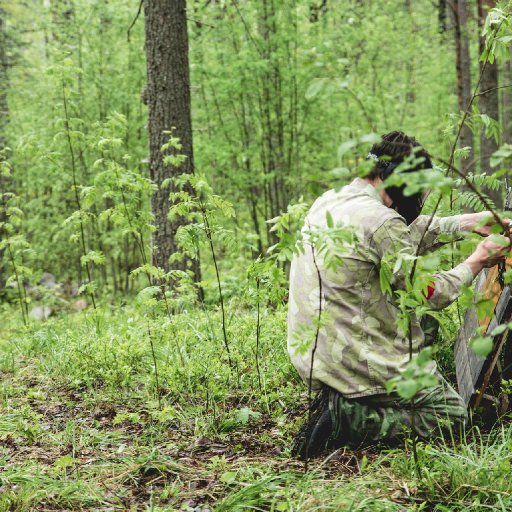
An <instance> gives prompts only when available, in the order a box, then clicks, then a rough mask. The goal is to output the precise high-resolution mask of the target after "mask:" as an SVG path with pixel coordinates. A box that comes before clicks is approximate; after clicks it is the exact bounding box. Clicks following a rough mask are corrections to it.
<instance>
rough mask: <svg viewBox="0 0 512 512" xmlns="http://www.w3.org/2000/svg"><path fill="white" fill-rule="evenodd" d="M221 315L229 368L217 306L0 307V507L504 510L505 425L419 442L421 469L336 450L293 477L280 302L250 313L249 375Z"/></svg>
mask: <svg viewBox="0 0 512 512" xmlns="http://www.w3.org/2000/svg"><path fill="white" fill-rule="evenodd" d="M227 313H228V323H227V334H228V336H229V338H230V340H231V354H232V358H233V366H232V367H230V366H229V364H228V361H227V357H226V355H225V351H224V350H223V344H222V336H221V335H220V332H216V330H217V329H218V326H219V319H220V312H219V311H218V310H217V309H212V308H207V307H199V306H194V307H191V308H190V309H188V310H187V309H184V310H182V311H181V312H180V313H179V314H176V315H174V316H173V320H172V322H171V323H169V322H166V319H165V318H163V317H155V318H152V319H150V320H148V316H147V315H144V314H142V313H141V312H140V311H138V310H137V309H136V308H135V307H133V306H132V305H125V306H116V307H114V306H107V305H103V306H102V307H100V308H98V310H97V311H96V312H94V311H92V308H91V309H88V310H86V311H84V312H82V313H75V314H67V313H62V314H59V315H57V316H55V317H51V318H49V319H48V320H47V321H45V322H43V323H32V324H30V325H29V326H28V327H23V326H22V324H21V322H20V321H19V312H18V311H16V310H15V309H14V308H13V307H11V306H3V310H2V318H5V319H7V322H6V324H4V325H3V328H2V331H1V335H0V336H1V338H0V343H1V345H2V346H1V350H0V353H1V354H2V356H1V357H2V359H1V361H0V371H1V375H2V381H3V386H2V389H1V391H0V393H1V399H0V400H1V401H0V465H1V466H2V472H1V475H0V482H1V487H0V490H1V492H0V510H5V511H7V510H20V511H21V510H38V511H39V510H155V511H156V510H161V511H163V510H201V511H206V510H276V511H281V510H361V511H363V510H372V511H373V510H375V511H380V510H440V511H442V510H469V509H471V510H489V509H495V510H504V511H505V510H510V509H511V508H512V481H511V480H510V478H509V477H510V463H511V459H512V450H511V448H512V425H509V424H507V423H504V424H503V425H501V426H496V427H495V428H494V429H493V430H492V431H490V432H488V433H480V431H479V430H478V429H477V428H475V429H474V430H472V431H470V432H468V434H467V436H466V438H465V439H463V440H462V441H460V442H457V443H452V442H451V441H450V440H446V441H445V442H443V441H437V442H435V443H432V444H421V443H420V444H419V446H418V453H419V457H420V462H421V465H422V468H423V471H422V476H421V479H418V477H417V475H416V472H415V467H414V463H413V460H412V454H411V450H410V447H409V446H408V445H405V449H404V445H402V446H400V447H397V448H396V449H378V448H377V447H368V448H365V449H361V450H355V451H353V450H350V449H341V450H338V451H336V452H334V453H333V454H330V455H326V456H325V457H323V458H319V459H316V460H314V461H312V462H310V468H309V471H308V472H307V473H304V467H303V464H302V463H301V462H299V461H297V460H294V459H291V458H290V454H289V452H290V445H291V439H292V436H293V435H294V434H295V432H296V431H297V429H298V428H299V425H300V423H301V421H303V417H304V414H305V406H306V390H305V388H304V386H303V384H302V383H301V382H300V381H299V378H298V376H297V374H296V373H295V370H294V369H293V367H292V366H291V363H290V362H289V359H288V356H287V353H286V344H285V332H286V308H285V307H284V306H283V307H278V308H269V309H265V310H264V311H262V318H261V320H262V322H261V332H260V339H259V344H260V346H259V350H260V351H261V354H262V357H260V362H259V370H260V379H258V372H257V367H256V364H255V355H256V354H255V350H256V338H255V331H254V325H255V323H254V311H253V310H251V309H249V308H246V307H244V304H243V303H240V302H238V303H234V302H233V303H231V304H230V305H229V306H228V308H227ZM150 335H151V337H152V338H153V344H152V345H153V348H154V354H155V358H153V355H152V346H151V344H150V340H149V336H150ZM155 360H156V362H157V368H158V374H159V380H158V389H156V380H155V374H154V361H155ZM235 368H236V369H235ZM260 383H261V384H260ZM260 385H261V387H260Z"/></svg>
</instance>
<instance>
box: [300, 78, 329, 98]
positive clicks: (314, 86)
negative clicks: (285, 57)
mask: <svg viewBox="0 0 512 512" xmlns="http://www.w3.org/2000/svg"><path fill="white" fill-rule="evenodd" d="M324 84H325V78H316V79H315V80H313V82H312V83H311V85H310V86H309V87H308V90H307V91H306V94H305V96H306V99H307V100H312V99H313V98H314V97H315V96H316V95H317V94H318V93H319V92H320V91H321V90H322V89H323V87H324Z"/></svg>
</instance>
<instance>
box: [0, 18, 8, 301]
mask: <svg viewBox="0 0 512 512" xmlns="http://www.w3.org/2000/svg"><path fill="white" fill-rule="evenodd" d="M4 18H5V12H4V11H3V10H2V9H0V160H1V159H3V158H5V156H3V154H2V153H1V152H3V150H4V149H5V148H6V146H7V143H6V135H5V130H6V127H7V120H8V115H9V110H8V105H7V86H8V77H7V69H8V61H7V48H6V47H7V37H6V35H5V26H4ZM6 181H7V178H6V177H5V176H2V173H1V172H0V225H1V223H2V222H4V221H5V208H4V206H5V203H4V201H5V198H4V193H5V192H6V190H5V189H6ZM2 237H3V230H2V229H1V228H0V239H1V238H2ZM3 256H4V255H3V251H2V250H0V294H1V293H2V291H3V289H4V287H5V272H4V267H3V265H2V263H3Z"/></svg>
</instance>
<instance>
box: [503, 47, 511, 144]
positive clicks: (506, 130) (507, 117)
mask: <svg viewBox="0 0 512 512" xmlns="http://www.w3.org/2000/svg"><path fill="white" fill-rule="evenodd" d="M509 55H510V56H509V58H508V59H507V60H506V61H505V63H504V64H503V72H502V74H501V77H502V84H501V85H502V86H504V89H503V90H502V96H501V113H502V126H503V142H506V143H507V144H512V91H511V89H510V88H509V87H508V85H510V84H511V83H512V52H510V53H509Z"/></svg>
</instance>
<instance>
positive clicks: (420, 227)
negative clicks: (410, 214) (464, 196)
mask: <svg viewBox="0 0 512 512" xmlns="http://www.w3.org/2000/svg"><path fill="white" fill-rule="evenodd" d="M430 218H431V216H430V215H420V216H419V217H418V218H417V219H416V220H415V221H414V222H413V223H412V224H411V225H410V226H409V231H410V234H411V242H412V244H413V246H414V249H415V251H416V249H417V247H418V244H419V243H420V240H421V237H422V236H423V233H425V230H426V229H427V226H428V229H427V232H426V233H425V236H423V240H422V241H421V250H420V255H422V254H426V253H428V252H431V251H434V250H435V249H438V248H439V247H441V246H442V245H444V244H445V243H446V242H443V241H440V240H439V235H442V234H448V235H449V234H452V235H455V236H457V235H459V234H460V215H453V216H452V217H434V218H433V219H432V222H430ZM429 222H430V225H429Z"/></svg>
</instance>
